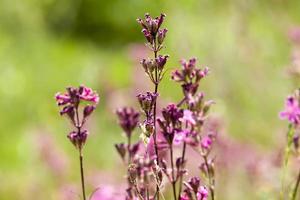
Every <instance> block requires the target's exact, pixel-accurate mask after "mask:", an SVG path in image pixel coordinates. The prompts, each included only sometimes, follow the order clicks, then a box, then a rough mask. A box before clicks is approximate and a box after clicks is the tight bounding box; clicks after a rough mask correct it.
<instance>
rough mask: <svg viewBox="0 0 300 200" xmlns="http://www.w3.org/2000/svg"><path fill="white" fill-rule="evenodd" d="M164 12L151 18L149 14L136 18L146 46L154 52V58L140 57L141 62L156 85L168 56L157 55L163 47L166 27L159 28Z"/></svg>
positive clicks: (161, 76) (161, 75)
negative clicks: (143, 17) (142, 17)
mask: <svg viewBox="0 0 300 200" xmlns="http://www.w3.org/2000/svg"><path fill="white" fill-rule="evenodd" d="M165 16H166V15H165V14H161V15H160V16H159V17H156V18H154V19H153V18H152V17H151V16H150V15H149V14H146V15H145V19H137V21H138V23H139V24H141V26H142V28H143V29H142V33H143V34H144V36H145V38H146V40H147V42H148V43H147V46H148V47H149V48H150V49H151V50H152V51H153V52H154V58H153V59H152V58H147V59H142V61H141V64H142V66H143V68H144V70H145V72H146V74H147V75H148V76H149V78H150V80H151V81H152V82H153V84H155V85H158V84H159V82H160V81H161V80H162V78H163V74H164V67H165V64H166V62H167V60H168V58H169V56H168V55H157V53H158V52H159V51H160V50H161V49H162V48H163V42H164V39H165V37H166V33H167V32H168V30H167V29H165V28H163V29H161V28H160V27H161V25H162V23H163V21H164V18H165Z"/></svg>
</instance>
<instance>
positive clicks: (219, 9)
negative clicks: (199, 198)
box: [0, 0, 300, 199]
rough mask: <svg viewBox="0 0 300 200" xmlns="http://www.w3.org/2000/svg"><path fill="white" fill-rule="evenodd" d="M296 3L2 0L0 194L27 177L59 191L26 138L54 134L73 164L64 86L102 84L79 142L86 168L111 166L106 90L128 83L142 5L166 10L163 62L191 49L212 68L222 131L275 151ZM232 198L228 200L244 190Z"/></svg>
mask: <svg viewBox="0 0 300 200" xmlns="http://www.w3.org/2000/svg"><path fill="white" fill-rule="evenodd" d="M299 9H300V1H297V0H293V1H284V0H273V1H261V0H257V1H254V0H253V1H246V0H237V1H234V0H226V1H220V0H216V1H208V0H201V1H200V0H179V1H176V2H174V1H171V0H165V1H150V0H149V1H148V0H147V1H137V0H129V1H123V0H111V1H96V0H88V1H80V0H78V1H76V2H75V3H74V2H72V1H70V0H61V1H57V0H45V1H39V0H24V1H22V2H19V1H17V0H1V1H0V72H1V73H0V95H1V100H0V112H1V113H2V114H1V115H0V134H1V141H2V142H1V145H0V156H1V161H0V178H1V179H2V180H5V181H4V182H2V181H1V183H0V197H1V199H19V198H20V196H21V194H23V193H26V188H28V187H29V186H30V185H29V184H28V183H29V182H33V183H35V182H37V183H38V184H41V188H42V189H44V190H45V192H46V193H51V188H52V189H54V188H55V183H52V182H53V177H51V175H48V174H47V171H46V169H45V167H44V166H43V164H42V163H41V162H40V161H39V160H38V155H37V154H38V152H36V144H35V141H34V139H32V138H33V137H34V134H35V133H36V132H49V133H50V134H51V135H53V137H54V139H55V141H56V142H57V143H58V145H59V146H60V147H61V148H63V149H64V151H66V154H67V155H68V157H70V162H71V163H72V164H71V165H72V166H77V165H76V164H77V158H76V155H74V150H73V147H72V146H71V145H70V144H69V141H67V140H66V136H65V135H66V134H67V132H68V130H69V127H68V126H66V124H67V122H66V120H64V119H62V118H60V117H59V116H58V113H57V111H58V109H57V107H56V105H55V102H54V99H53V96H54V94H55V93H56V92H57V91H62V90H64V88H65V87H66V86H68V85H79V84H81V83H84V84H85V85H87V86H89V87H93V88H95V89H96V90H97V91H99V93H100V96H101V101H100V106H99V108H98V109H97V112H96V116H93V120H92V122H91V132H92V135H91V137H90V139H89V141H88V145H87V146H86V149H85V152H86V154H87V155H86V160H87V162H88V163H87V167H91V168H98V169H109V168H111V167H112V166H114V164H115V163H116V160H117V155H116V154H115V153H114V149H113V143H114V142H117V141H119V140H122V137H121V136H120V133H121V130H120V129H119V128H118V127H117V126H116V120H115V117H114V116H113V115H112V113H113V110H112V109H108V107H107V105H108V103H109V102H108V101H110V100H111V99H107V95H110V93H111V92H113V91H118V88H122V89H126V88H127V89H128V88H130V87H131V86H132V80H131V78H132V77H133V76H131V73H133V69H132V66H133V63H132V62H131V60H130V58H128V46H129V45H130V44H131V43H134V42H138V43H143V42H144V41H143V38H142V35H141V34H140V27H139V26H138V25H137V24H136V22H135V19H136V18H137V17H140V16H142V15H143V13H145V12H149V13H151V14H152V15H158V14H159V13H160V12H164V13H166V14H167V19H166V24H165V26H166V27H167V28H168V29H169V32H168V38H167V41H166V49H165V50H164V52H165V53H167V54H170V56H171V59H170V62H169V63H168V67H169V68H173V67H174V66H178V60H179V59H181V58H182V57H184V58H189V57H192V56H196V57H198V59H199V62H200V63H203V64H205V65H208V66H210V67H211V71H212V73H211V75H210V76H209V77H208V78H207V79H206V80H205V81H204V82H203V85H201V86H202V90H203V91H205V93H206V94H207V96H208V98H211V99H214V100H216V102H217V104H216V106H215V108H214V109H213V112H216V113H218V114H219V115H221V116H222V117H223V119H224V122H225V125H226V130H227V133H228V134H229V135H231V136H232V137H235V138H237V139H239V140H242V141H247V142H250V143H253V144H256V145H258V146H259V148H264V149H272V148H274V146H276V144H278V141H277V140H278V138H279V135H282V134H283V130H285V123H284V122H280V121H279V120H278V117H277V115H278V114H277V113H278V111H279V110H280V109H281V108H282V105H283V99H284V97H285V96H286V94H288V93H289V92H290V91H291V89H292V88H291V85H290V81H289V80H288V78H287V77H286V76H285V75H284V67H285V66H287V65H288V64H289V62H290V49H291V44H290V43H289V41H288V39H287V37H286V33H287V31H288V28H289V27H291V26H293V25H297V24H300V13H299ZM140 70H142V69H140ZM161 89H162V92H161V93H162V97H163V98H166V99H173V100H174V101H176V100H178V99H179V98H180V90H179V87H178V85H176V84H175V83H172V82H171V81H170V80H169V78H167V79H166V80H164V85H162V87H161ZM124 98H127V99H128V97H124ZM132 102H133V103H134V102H135V99H134V96H132ZM73 155H74V156H73ZM108 155H109V156H108ZM35 171H37V172H39V173H38V174H36V173H35ZM68 173H69V176H70V177H71V180H72V181H76V180H77V178H78V177H77V173H76V170H71V171H69V172H68ZM20 180H22V181H20ZM51 185H52V186H51ZM24 188H25V189H24ZM39 195H42V194H39ZM236 195H238V196H235V195H232V196H230V198H229V197H228V199H239V198H240V197H241V196H242V195H243V194H242V192H241V194H238V193H237V194H236ZM40 197H41V199H45V198H43V197H42V196H40ZM27 198H28V199H29V198H30V197H26V195H25V199H27ZM23 199H24V198H23ZM249 199H251V197H249ZM262 199H264V198H262Z"/></svg>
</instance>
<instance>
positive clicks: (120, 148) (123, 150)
mask: <svg viewBox="0 0 300 200" xmlns="http://www.w3.org/2000/svg"><path fill="white" fill-rule="evenodd" d="M115 148H116V150H117V152H118V154H119V155H120V156H121V158H122V160H124V158H125V155H126V146H125V144H124V143H120V144H115Z"/></svg>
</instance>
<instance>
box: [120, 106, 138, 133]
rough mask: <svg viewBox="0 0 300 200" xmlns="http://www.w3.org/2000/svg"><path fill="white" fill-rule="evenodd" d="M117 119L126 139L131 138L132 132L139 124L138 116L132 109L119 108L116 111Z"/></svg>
mask: <svg viewBox="0 0 300 200" xmlns="http://www.w3.org/2000/svg"><path fill="white" fill-rule="evenodd" d="M116 114H117V116H118V118H119V125H120V126H121V127H122V129H123V131H124V132H125V134H126V136H127V137H131V134H132V132H133V130H134V129H135V128H136V126H137V124H138V123H139V116H140V114H139V113H138V112H137V111H135V110H134V109H133V108H127V107H124V108H119V109H118V110H117V111H116Z"/></svg>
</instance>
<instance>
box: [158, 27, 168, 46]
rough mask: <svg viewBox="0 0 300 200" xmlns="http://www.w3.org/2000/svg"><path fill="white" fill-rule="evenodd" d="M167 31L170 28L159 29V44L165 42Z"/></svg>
mask: <svg viewBox="0 0 300 200" xmlns="http://www.w3.org/2000/svg"><path fill="white" fill-rule="evenodd" d="M167 32H168V29H166V28H164V29H159V30H158V36H157V41H158V43H159V44H162V43H163V42H164V39H165V37H166V34H167Z"/></svg>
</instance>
